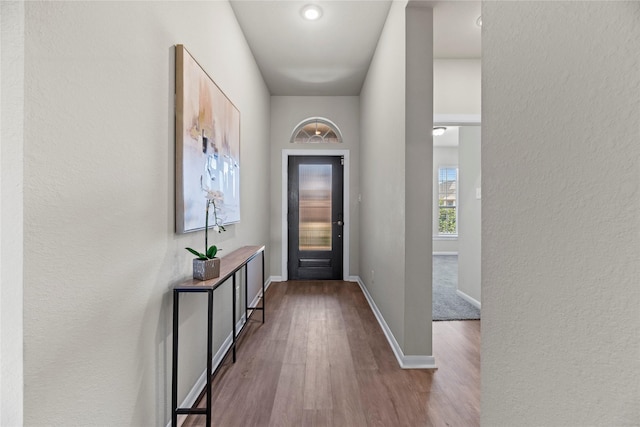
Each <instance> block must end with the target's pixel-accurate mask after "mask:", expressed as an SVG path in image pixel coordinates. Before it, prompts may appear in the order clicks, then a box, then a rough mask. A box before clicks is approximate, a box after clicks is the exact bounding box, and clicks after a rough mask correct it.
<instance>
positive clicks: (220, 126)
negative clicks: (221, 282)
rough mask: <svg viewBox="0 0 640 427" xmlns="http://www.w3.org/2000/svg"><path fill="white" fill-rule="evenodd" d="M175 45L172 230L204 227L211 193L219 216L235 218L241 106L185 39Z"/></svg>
mask: <svg viewBox="0 0 640 427" xmlns="http://www.w3.org/2000/svg"><path fill="white" fill-rule="evenodd" d="M175 50H176V86H175V107H176V109H175V113H176V116H175V118H176V122H175V133H176V135H175V140H176V232H177V233H188V232H191V231H197V230H203V229H204V225H205V207H206V203H207V197H211V195H212V194H214V195H215V199H214V200H215V202H216V207H217V208H218V210H217V216H218V219H219V220H220V222H221V223H222V224H224V225H227V224H233V223H237V222H239V221H240V112H239V111H238V109H237V108H236V106H235V105H234V104H233V103H232V102H231V101H230V100H229V98H227V96H226V95H225V94H224V93H223V92H222V90H220V88H219V87H218V86H217V85H216V83H215V82H214V81H213V79H212V78H211V77H210V76H209V75H208V74H207V73H206V72H205V71H204V69H203V68H202V67H201V66H200V64H198V62H197V61H196V60H195V59H194V57H193V56H192V55H191V54H190V53H189V52H188V51H187V49H185V47H184V46H183V45H176V47H175ZM212 211H213V210H212V209H211V212H210V216H211V218H209V224H210V225H211V226H213V225H214V221H213V212H212Z"/></svg>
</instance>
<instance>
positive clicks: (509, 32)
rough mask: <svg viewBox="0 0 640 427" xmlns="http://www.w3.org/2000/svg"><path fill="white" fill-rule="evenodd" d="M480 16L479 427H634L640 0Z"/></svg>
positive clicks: (638, 379) (638, 364)
mask: <svg viewBox="0 0 640 427" xmlns="http://www.w3.org/2000/svg"><path fill="white" fill-rule="evenodd" d="M482 18H483V23H484V27H483V30H482V33H483V34H482V38H483V39H482V50H483V52H482V54H483V58H482V68H483V69H482V76H483V77H482V78H483V80H482V94H483V111H482V114H483V117H482V120H483V127H482V141H483V144H482V173H483V176H482V181H483V202H482V309H483V310H482V311H483V312H482V366H481V368H482V408H481V413H482V424H483V425H487V426H505V425H518V426H533V425H537V426H539V425H545V426H579V425H589V426H622V425H638V420H640V405H638V402H639V401H640V357H639V355H640V334H639V333H638V330H639V329H640V315H639V312H638V308H639V307H640V287H639V286H638V278H640V262H639V261H638V260H639V259H640V215H639V212H640V188H639V186H640V162H639V161H638V159H640V144H639V143H638V142H639V141H640V63H639V62H638V61H639V58H640V25H638V23H639V22H640V3H638V2H538V1H536V2H501V1H496V2H493V1H491V2H483V7H482Z"/></svg>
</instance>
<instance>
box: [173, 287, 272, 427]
mask: <svg viewBox="0 0 640 427" xmlns="http://www.w3.org/2000/svg"><path fill="white" fill-rule="evenodd" d="M272 282H278V280H275V279H274V276H271V277H269V278H268V279H267V281H266V282H265V284H264V291H265V292H266V291H267V289H269V286H270V285H271V283H272ZM260 298H262V291H261V292H258V294H257V295H256V296H255V298H254V299H253V301H251V302H250V303H249V306H250V307H255V306H256V305H257V304H258V302H260ZM246 316H247V313H243V314H242V316H241V317H240V320H238V323H236V331H239V330H240V328H242V327H243V326H244V324H245V323H246V322H247V318H246ZM232 335H233V331H231V332H229V335H228V336H227V338H226V339H225V340H224V342H223V343H222V345H221V346H220V349H218V351H217V352H216V354H215V355H214V356H213V360H212V362H211V369H212V371H211V372H212V373H213V372H215V370H216V369H218V366H219V365H220V364H221V363H222V359H223V358H224V355H225V354H226V353H227V351H229V349H230V348H231V345H232V344H233V339H232ZM206 386H207V368H205V369H204V371H202V374H200V376H199V377H198V380H197V381H196V383H195V384H194V385H193V387H191V390H189V393H187V396H186V397H185V398H184V400H183V401H182V403H181V404H180V406H179V407H180V408H191V407H192V406H193V405H194V404H195V403H196V399H198V396H200V393H202V390H204V388H205V387H206ZM186 419H187V415H178V426H182V424H183V423H184V421H185V420H186ZM167 427H171V419H169V422H168V423H167Z"/></svg>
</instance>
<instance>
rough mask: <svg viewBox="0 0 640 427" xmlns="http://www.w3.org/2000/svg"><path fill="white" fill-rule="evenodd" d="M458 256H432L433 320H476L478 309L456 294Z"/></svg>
mask: <svg viewBox="0 0 640 427" xmlns="http://www.w3.org/2000/svg"><path fill="white" fill-rule="evenodd" d="M457 289H458V256H457V255H434V256H433V320H434V321H438V320H478V319H480V309H478V308H477V307H475V306H473V305H472V304H471V303H469V302H467V301H466V300H464V299H463V298H462V297H460V296H458V294H456V290H457Z"/></svg>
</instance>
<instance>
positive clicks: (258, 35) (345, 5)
mask: <svg viewBox="0 0 640 427" xmlns="http://www.w3.org/2000/svg"><path fill="white" fill-rule="evenodd" d="M309 3H314V4H317V5H319V6H320V7H321V8H322V10H323V15H322V17H321V18H320V19H319V20H317V21H311V22H310V21H306V20H304V19H303V18H302V16H301V14H300V11H301V9H302V7H303V6H305V5H306V4H309ZM428 3H429V4H431V5H432V6H433V8H434V34H433V38H434V58H480V28H478V27H477V26H476V24H475V22H476V19H477V18H478V16H480V1H456V0H450V1H431V2H428ZM390 6H391V1H390V0H328V1H315V0H309V1H300V0H290V1H282V0H231V7H232V8H233V10H234V12H235V15H236V17H237V19H238V22H239V24H240V27H241V28H242V31H243V32H244V35H245V37H246V39H247V42H248V43H249V47H250V48H251V51H252V52H253V55H254V57H255V59H256V62H257V63H258V67H260V71H261V72H262V75H263V77H264V79H265V81H266V83H267V86H268V87H269V90H270V92H271V94H272V95H291V96H304V95H326V96H339V95H359V94H360V90H361V88H362V84H363V82H364V78H365V76H366V73H367V70H368V68H369V64H370V62H371V58H372V57H373V53H374V51H375V48H376V45H377V43H378V38H379V37H380V33H381V32H382V28H383V26H384V23H385V20H386V17H387V14H388V11H389V8H390Z"/></svg>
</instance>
